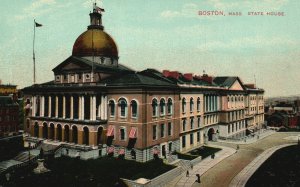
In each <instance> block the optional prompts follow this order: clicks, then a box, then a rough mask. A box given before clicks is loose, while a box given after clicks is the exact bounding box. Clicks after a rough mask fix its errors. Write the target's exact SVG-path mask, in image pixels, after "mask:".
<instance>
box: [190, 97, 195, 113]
mask: <svg viewBox="0 0 300 187" xmlns="http://www.w3.org/2000/svg"><path fill="white" fill-rule="evenodd" d="M193 110H194V99H193V98H190V112H193Z"/></svg>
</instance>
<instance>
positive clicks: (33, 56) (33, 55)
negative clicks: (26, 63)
mask: <svg viewBox="0 0 300 187" xmlns="http://www.w3.org/2000/svg"><path fill="white" fill-rule="evenodd" d="M34 43H35V19H34V20H33V44H32V58H33V84H35V54H34Z"/></svg>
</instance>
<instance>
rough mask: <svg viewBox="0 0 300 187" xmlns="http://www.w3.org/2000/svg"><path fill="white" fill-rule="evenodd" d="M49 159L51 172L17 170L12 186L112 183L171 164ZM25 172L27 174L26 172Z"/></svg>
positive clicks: (157, 171) (150, 174) (152, 173)
mask: <svg viewBox="0 0 300 187" xmlns="http://www.w3.org/2000/svg"><path fill="white" fill-rule="evenodd" d="M51 162H52V163H48V166H47V167H48V168H49V169H50V170H51V172H48V173H44V174H40V175H35V174H33V173H32V172H30V173H29V174H28V171H24V172H23V173H22V172H21V173H20V172H19V174H18V175H22V176H23V175H24V176H25V177H20V176H15V177H14V179H15V180H14V181H15V182H14V184H12V185H11V186H43V187H46V186H80V187H81V186H105V187H106V186H115V184H116V182H118V181H119V178H127V179H132V180H135V179H138V178H140V177H143V178H148V179H152V178H155V177H156V176H158V175H160V174H162V173H164V172H166V171H169V170H171V169H173V168H174V166H170V165H166V164H164V163H163V162H162V161H161V160H153V161H149V162H146V163H139V162H135V161H130V160H120V159H116V158H109V157H104V158H99V159H96V160H87V161H83V160H80V159H75V158H68V157H61V158H56V159H54V160H53V161H51ZM26 173H27V174H26Z"/></svg>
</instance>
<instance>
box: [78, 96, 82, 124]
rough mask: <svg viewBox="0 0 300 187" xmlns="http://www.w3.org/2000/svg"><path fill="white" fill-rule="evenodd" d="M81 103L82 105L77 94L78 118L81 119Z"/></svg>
mask: <svg viewBox="0 0 300 187" xmlns="http://www.w3.org/2000/svg"><path fill="white" fill-rule="evenodd" d="M81 105H82V103H81V96H78V119H79V120H81V119H82V118H81V114H82V112H81Z"/></svg>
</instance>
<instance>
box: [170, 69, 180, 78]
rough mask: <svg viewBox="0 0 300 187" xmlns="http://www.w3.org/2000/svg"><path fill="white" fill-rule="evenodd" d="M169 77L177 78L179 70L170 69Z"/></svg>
mask: <svg viewBox="0 0 300 187" xmlns="http://www.w3.org/2000/svg"><path fill="white" fill-rule="evenodd" d="M169 77H172V78H174V79H176V80H178V78H179V72H178V71H171V72H170V74H169Z"/></svg>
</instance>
